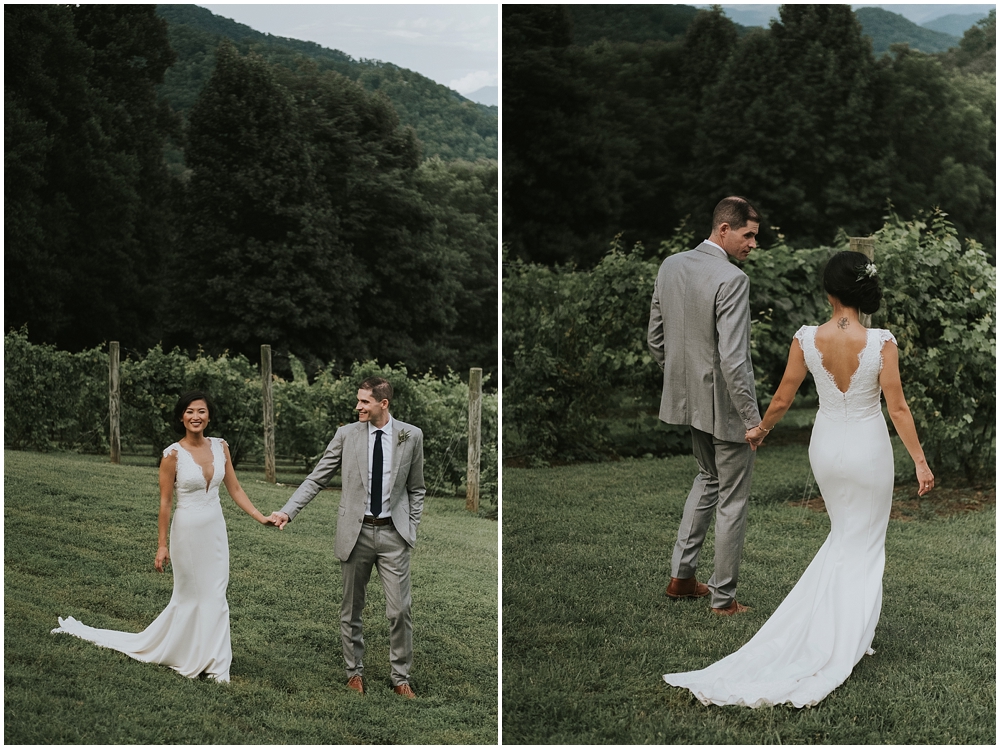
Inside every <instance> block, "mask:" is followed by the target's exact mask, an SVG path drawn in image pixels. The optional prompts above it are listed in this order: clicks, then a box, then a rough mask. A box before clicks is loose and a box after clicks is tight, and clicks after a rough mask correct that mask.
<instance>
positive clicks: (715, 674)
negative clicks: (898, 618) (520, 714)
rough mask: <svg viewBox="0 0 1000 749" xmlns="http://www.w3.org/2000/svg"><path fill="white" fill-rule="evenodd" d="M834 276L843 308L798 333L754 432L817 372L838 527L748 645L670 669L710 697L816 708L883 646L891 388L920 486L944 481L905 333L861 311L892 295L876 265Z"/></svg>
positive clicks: (831, 268)
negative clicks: (901, 339) (909, 388)
mask: <svg viewBox="0 0 1000 749" xmlns="http://www.w3.org/2000/svg"><path fill="white" fill-rule="evenodd" d="M823 285H824V287H825V289H826V291H827V294H828V295H829V300H830V303H831V304H832V305H833V315H832V317H831V319H830V320H829V322H827V323H825V324H823V325H820V326H818V327H814V326H803V327H802V328H800V329H799V330H798V332H797V333H796V334H795V338H794V340H793V341H792V344H791V349H790V351H789V354H788V365H787V367H786V369H785V374H784V377H783V378H782V380H781V384H780V385H779V386H778V390H777V391H776V393H775V395H774V399H773V400H772V401H771V404H770V406H769V408H768V409H767V413H766V414H764V417H763V418H762V419H761V423H760V426H758V427H755V428H754V429H751V430H750V431H749V432H747V440H748V441H749V442H750V444H751V445H752V446H753V447H754V448H756V447H757V446H758V445H760V444H761V442H762V441H763V440H764V437H765V436H766V435H767V433H768V432H770V431H771V430H772V429H774V426H775V425H776V424H777V423H778V421H780V420H781V418H782V416H784V415H785V412H786V411H787V410H788V408H789V406H790V405H791V403H792V400H793V398H794V397H795V392H796V391H797V390H798V388H799V385H800V384H801V383H802V381H803V380H804V379H805V376H806V372H807V371H808V372H811V373H812V375H813V378H814V379H815V381H816V389H817V391H818V392H819V404H820V405H819V412H818V413H817V415H816V422H815V425H814V426H813V432H812V439H811V440H810V443H809V462H810V465H811V466H812V470H813V475H814V476H815V477H816V483H817V484H818V485H819V489H820V493H821V494H822V496H823V500H824V502H825V504H826V508H827V512H828V514H829V517H830V535H829V536H828V537H827V539H826V541H825V543H824V544H823V546H822V547H821V548H820V550H819V552H817V554H816V556H815V558H814V559H813V560H812V562H811V563H810V564H809V567H808V568H807V569H806V571H805V572H804V573H803V575H802V577H801V578H800V579H799V581H798V582H797V583H796V584H795V587H794V588H792V590H791V592H790V593H789V594H788V596H787V597H786V598H785V600H784V601H782V603H781V605H779V606H778V608H777V609H776V610H775V612H774V614H772V615H771V618H770V619H768V620H767V622H765V623H764V626H763V627H761V628H760V630H759V631H758V632H757V634H756V635H754V636H753V638H752V639H751V640H750V641H749V642H748V643H747V644H746V645H744V646H743V647H742V648H740V649H739V650H738V651H737V652H735V653H733V654H732V655H729V656H727V657H725V658H723V659H722V660H720V661H717V662H716V663H713V664H712V665H711V666H708V667H707V668H704V669H701V670H700V671H688V672H685V673H676V674H665V675H664V677H663V679H664V681H666V682H667V683H668V684H671V685H673V686H677V687H684V688H687V689H690V690H691V692H693V693H694V695H695V697H697V698H698V699H699V700H701V702H703V703H704V704H706V705H709V704H713V705H745V706H746V707H761V706H763V705H776V704H780V703H786V702H788V703H791V704H792V705H794V706H795V707H804V706H806V705H815V704H816V703H818V702H819V701H820V700H822V699H823V698H824V697H826V696H827V695H828V694H829V693H830V692H832V691H833V690H834V689H836V688H837V687H838V686H839V685H840V684H842V683H843V682H844V680H845V679H847V677H848V676H850V674H851V671H852V670H853V669H854V666H855V665H856V664H857V662H858V661H860V660H861V658H862V656H864V655H865V654H866V653H867V654H873V653H874V651H873V650H872V649H871V643H872V638H873V637H874V634H875V625H876V624H877V623H878V618H879V613H880V611H881V608H882V571H883V568H884V566H885V533H886V528H887V527H888V524H889V510H890V508H891V505H892V484H893V473H894V470H893V458H892V446H891V444H890V442H889V432H888V429H887V428H886V423H885V419H884V418H883V416H882V409H881V402H880V398H879V395H880V393H884V394H885V400H886V406H887V408H888V411H889V416H890V418H891V419H892V423H893V426H894V427H895V428H896V433H897V434H898V435H899V437H900V439H901V440H902V441H903V444H904V445H905V446H906V449H907V451H908V452H909V454H910V457H911V458H912V459H913V462H914V464H915V466H916V473H917V480H918V482H919V489H918V493H919V494H920V495H921V496H922V495H924V494H926V493H927V492H928V491H930V490H931V489H932V488H933V487H934V476H933V474H932V473H931V471H930V468H929V467H928V466H927V461H926V459H925V458H924V453H923V450H922V449H921V447H920V441H919V440H918V438H917V432H916V428H915V427H914V425H913V417H912V416H911V414H910V409H909V407H908V406H907V405H906V400H905V398H904V397H903V389H902V385H901V383H900V378H899V359H898V351H897V348H896V339H895V338H894V337H893V335H892V333H890V332H889V331H887V330H877V329H873V330H868V329H866V328H865V327H864V326H862V325H861V323H860V321H859V319H858V318H859V316H858V313H859V310H860V311H861V312H865V313H867V314H871V313H872V312H874V311H875V310H877V309H878V306H879V302H880V300H881V296H882V292H881V290H880V288H879V283H878V276H877V270H876V268H875V265H874V264H872V263H871V261H869V260H868V258H867V257H865V256H864V255H862V254H860V253H857V252H841V253H838V254H837V255H835V256H834V257H833V258H831V259H830V262H829V263H828V264H827V268H826V271H825V272H824V277H823Z"/></svg>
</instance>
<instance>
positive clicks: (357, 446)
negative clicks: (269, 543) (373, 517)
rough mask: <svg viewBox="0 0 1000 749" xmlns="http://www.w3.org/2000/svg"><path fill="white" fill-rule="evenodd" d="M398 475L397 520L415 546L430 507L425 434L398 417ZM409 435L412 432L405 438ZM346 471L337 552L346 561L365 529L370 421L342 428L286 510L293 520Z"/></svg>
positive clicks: (393, 483)
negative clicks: (426, 497) (426, 507)
mask: <svg viewBox="0 0 1000 749" xmlns="http://www.w3.org/2000/svg"><path fill="white" fill-rule="evenodd" d="M393 422H394V427H395V429H394V430H393V434H392V440H393V449H392V474H391V477H390V479H389V485H390V487H391V489H390V491H389V512H390V513H391V515H392V524H393V526H395V528H396V530H397V531H399V535H400V536H402V537H403V540H404V541H406V543H407V544H408V545H410V546H411V547H412V546H413V545H414V544H416V542H417V526H418V525H419V524H420V514H421V513H422V512H423V509H424V494H425V493H426V490H425V488H424V433H423V432H421V431H420V430H419V429H418V428H417V427H415V426H413V425H411V424H406V423H404V422H402V421H399V420H398V419H393ZM403 434H406V435H408V436H407V437H406V438H405V439H404V440H403V441H400V439H401V436H402V435H403ZM338 470H340V471H341V483H342V487H343V488H342V491H341V495H340V510H339V513H338V516H337V543H336V546H335V548H334V553H335V554H336V555H337V559H339V560H341V561H342V562H346V561H347V558H348V557H349V556H350V555H351V551H352V550H353V549H354V545H355V544H356V543H357V542H358V536H359V535H360V534H361V519H362V518H363V517H364V515H365V502H366V501H367V499H368V493H369V488H368V424H367V423H366V422H362V421H356V422H354V423H353V424H347V425H345V426H342V427H340V429H338V430H337V433H336V434H335V435H333V439H332V440H330V444H329V445H327V447H326V452H325V453H323V457H322V458H320V459H319V462H318V463H317V464H316V467H315V468H313V471H312V473H310V474H309V476H308V477H307V478H306V480H305V481H303V482H302V485H301V486H300V487H299V488H298V489H297V490H296V491H295V493H294V494H293V495H292V496H291V497H290V498H289V499H288V501H287V502H286V503H285V506H284V507H282V508H281V512H283V513H285V514H286V515H288V518H289V520H291V519H293V518H294V517H295V516H296V515H297V514H298V512H299V510H301V509H302V508H303V507H305V506H306V505H307V504H309V502H310V501H312V498H313V497H315V496H316V495H317V494H319V492H320V490H321V489H322V488H323V487H325V486H326V485H327V484H328V483H329V482H330V479H331V478H333V476H334V474H335V473H336V472H337V471H338Z"/></svg>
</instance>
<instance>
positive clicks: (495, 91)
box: [465, 86, 500, 107]
mask: <svg viewBox="0 0 1000 749" xmlns="http://www.w3.org/2000/svg"><path fill="white" fill-rule="evenodd" d="M465 98H466V99H469V100H470V101H474V102H477V103H479V104H483V105H485V106H487V107H496V106H499V105H500V87H499V86H483V87H482V88H477V89H476V90H475V91H473V92H472V93H471V94H465Z"/></svg>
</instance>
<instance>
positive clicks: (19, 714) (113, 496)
mask: <svg viewBox="0 0 1000 749" xmlns="http://www.w3.org/2000/svg"><path fill="white" fill-rule="evenodd" d="M4 460H5V464H4V570H5V574H4V604H5V606H4V626H5V629H4V666H5V668H4V686H5V690H4V742H5V743H7V744H50V743H85V744H106V743H125V744H127V743H155V744H173V743H223V744H254V743H267V744H285V743H289V744H299V743H308V744H350V743H377V744H391V743H406V744H451V743H456V744H495V743H496V741H497V735H498V731H497V715H498V707H497V706H498V695H497V678H498V677H497V525H496V523H495V522H492V521H489V520H484V519H482V518H478V517H476V516H474V515H472V514H471V513H468V512H466V511H465V509H464V507H465V500H464V499H457V498H441V497H434V498H428V500H427V502H426V504H425V507H424V515H423V520H422V522H421V524H420V532H419V534H418V543H417V547H416V549H415V550H414V553H413V557H412V564H411V573H412V580H413V632H414V634H413V644H414V664H413V670H412V673H411V676H412V682H411V683H412V684H413V687H414V689H415V691H416V693H417V699H416V700H404V699H402V698H400V697H398V696H396V695H395V694H393V692H392V691H391V684H390V682H389V662H388V660H389V656H388V626H387V623H386V620H385V600H384V597H383V596H382V591H381V586H380V585H379V582H378V580H377V579H375V578H377V573H376V574H375V575H373V580H372V582H371V585H370V586H369V603H368V607H367V608H366V610H365V619H364V621H365V640H366V643H367V645H368V653H367V654H366V658H365V665H366V669H365V674H366V680H367V682H368V686H369V692H368V694H367V695H366V696H365V697H360V696H358V695H356V694H355V693H353V692H349V691H348V690H347V688H346V685H345V682H346V675H345V673H344V666H343V658H342V655H341V645H340V631H339V605H340V590H341V582H340V564H339V562H338V561H337V560H336V558H335V557H334V555H333V541H334V534H335V518H336V512H337V506H338V499H339V497H338V494H337V492H335V491H330V492H328V493H327V494H325V495H321V496H320V497H317V498H316V499H315V500H314V501H313V502H312V504H310V506H309V507H308V508H307V509H306V510H305V511H303V513H302V514H301V515H300V516H299V517H298V518H297V519H296V521H295V522H294V523H292V524H291V525H289V526H288V527H287V528H286V529H285V530H284V531H280V532H279V531H277V530H275V529H272V528H265V527H263V526H261V525H258V524H257V523H255V522H253V521H252V520H251V519H250V518H249V517H247V516H246V515H244V514H243V513H242V512H241V511H240V510H239V508H237V507H236V505H235V504H234V503H233V502H232V501H231V500H230V499H229V497H228V494H227V493H226V491H225V490H224V489H223V490H222V491H221V495H222V501H223V509H224V512H225V516H226V522H227V525H228V528H229V545H230V565H231V575H230V583H229V607H230V619H231V629H232V643H233V665H232V671H231V676H232V682H231V683H230V684H215V683H214V682H211V681H207V680H204V679H199V680H191V679H186V678H184V677H182V676H180V675H179V674H177V673H175V672H174V671H172V670H171V669H169V668H166V667H164V666H157V665H151V664H146V663H140V662H138V661H135V660H132V659H131V658H129V657H128V656H125V655H123V654H121V653H118V652H115V651H112V650H107V649H104V648H98V647H97V646H95V645H92V644H90V643H88V642H85V641H83V640H80V639H77V638H75V637H71V636H69V635H62V634H60V635H52V634H50V630H51V629H52V628H53V627H55V626H57V622H56V617H57V616H67V615H71V616H74V617H76V618H77V619H80V620H82V621H83V622H85V623H87V624H90V625H93V626H97V627H108V628H114V629H120V630H125V631H133V632H138V631H140V630H142V629H143V628H145V627H146V626H147V625H148V624H149V623H150V622H151V621H152V620H153V619H154V618H155V617H156V615H157V614H158V613H159V612H160V611H161V610H162V609H163V608H164V607H165V606H166V604H167V602H168V601H169V599H170V593H171V589H172V585H173V581H172V576H171V575H170V574H169V573H168V574H164V575H160V574H157V573H156V572H155V571H154V569H153V558H154V556H155V553H156V511H157V506H158V503H159V491H158V489H157V485H156V469H155V467H152V466H149V465H122V466H113V465H110V464H109V463H108V462H107V459H106V458H96V457H88V456H79V455H67V454H46V455H41V454H36V453H22V452H12V451H5V453H4ZM239 478H240V482H241V483H242V484H243V487H244V489H246V490H247V493H248V494H249V495H250V498H251V499H252V500H253V501H254V503H255V504H256V505H257V507H258V508H260V509H261V510H262V511H263V512H265V513H268V512H270V511H271V510H276V509H279V508H280V507H281V506H282V505H283V504H284V502H285V500H287V499H288V497H289V496H290V495H291V493H292V490H293V489H292V488H291V487H288V486H273V485H270V484H267V483H265V482H264V481H263V480H262V478H263V477H262V475H260V474H244V473H240V475H239Z"/></svg>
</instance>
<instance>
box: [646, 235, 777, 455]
mask: <svg viewBox="0 0 1000 749" xmlns="http://www.w3.org/2000/svg"><path fill="white" fill-rule="evenodd" d="M646 341H647V343H648V344H649V351H650V353H651V354H652V355H653V358H654V359H655V360H656V362H657V363H658V364H659V365H660V367H661V368H662V369H663V396H662V398H661V400H660V419H661V420H662V421H665V422H667V423H668V424H686V425H689V426H693V427H694V428H695V429H699V430H701V431H703V432H708V433H709V434H712V435H714V436H715V437H717V438H719V439H722V440H726V441H727V442H743V441H744V438H745V436H746V430H747V429H750V428H751V427H755V426H757V425H758V424H759V423H760V411H759V410H758V408H757V396H756V392H755V390H754V378H753V365H752V363H751V361H750V279H749V278H747V276H746V274H745V273H744V272H743V271H741V270H740V269H739V268H737V267H736V266H735V265H733V264H732V263H731V262H729V258H728V256H727V255H726V253H725V252H724V251H723V250H721V249H719V248H717V247H713V246H712V245H710V244H707V243H705V242H703V243H702V244H700V245H698V246H697V247H696V248H694V249H693V250H688V251H687V252H681V253H678V254H677V255H671V256H670V257H668V258H667V259H666V260H664V261H663V263H662V264H661V265H660V270H659V273H658V274H657V276H656V286H655V288H654V289H653V301H652V304H651V305H650V309H649V330H648V331H647V336H646Z"/></svg>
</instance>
